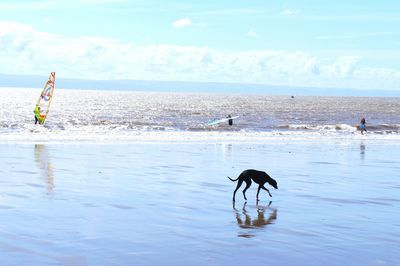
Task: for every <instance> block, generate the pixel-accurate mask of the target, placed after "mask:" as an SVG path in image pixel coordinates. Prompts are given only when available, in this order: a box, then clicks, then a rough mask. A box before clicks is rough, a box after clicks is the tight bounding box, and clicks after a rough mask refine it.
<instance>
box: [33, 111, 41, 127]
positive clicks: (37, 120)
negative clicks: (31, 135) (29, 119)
mask: <svg viewBox="0 0 400 266" xmlns="http://www.w3.org/2000/svg"><path fill="white" fill-rule="evenodd" d="M33 113H34V114H35V125H36V124H37V123H38V122H39V124H40V121H39V119H38V118H37V116H38V115H39V114H40V107H39V106H36V108H35V111H33Z"/></svg>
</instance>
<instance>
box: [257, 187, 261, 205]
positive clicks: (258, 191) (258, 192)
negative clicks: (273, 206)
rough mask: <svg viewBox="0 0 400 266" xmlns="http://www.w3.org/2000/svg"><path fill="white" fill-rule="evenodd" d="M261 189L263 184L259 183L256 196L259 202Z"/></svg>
mask: <svg viewBox="0 0 400 266" xmlns="http://www.w3.org/2000/svg"><path fill="white" fill-rule="evenodd" d="M260 189H261V185H259V186H258V189H257V196H256V199H257V202H258V201H259V199H258V194H260Z"/></svg>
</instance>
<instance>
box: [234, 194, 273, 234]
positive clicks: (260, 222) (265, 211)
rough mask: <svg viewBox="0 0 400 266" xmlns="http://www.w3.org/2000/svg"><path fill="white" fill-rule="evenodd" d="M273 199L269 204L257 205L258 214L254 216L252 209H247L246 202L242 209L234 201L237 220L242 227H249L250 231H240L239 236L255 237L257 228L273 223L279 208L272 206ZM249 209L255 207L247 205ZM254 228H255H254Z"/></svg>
mask: <svg viewBox="0 0 400 266" xmlns="http://www.w3.org/2000/svg"><path fill="white" fill-rule="evenodd" d="M271 203H272V201H270V202H269V204H268V205H267V206H261V205H258V203H257V204H256V205H255V209H256V211H257V216H256V217H254V218H252V217H251V213H250V212H251V211H248V210H246V204H247V202H245V203H244V204H243V208H242V209H241V210H238V209H236V207H235V202H233V210H234V212H235V216H236V221H237V224H238V225H239V227H240V228H242V229H248V232H245V233H243V232H239V234H238V236H239V237H246V238H250V237H255V236H256V234H255V233H256V230H259V229H263V228H265V227H266V226H267V225H269V224H273V223H274V221H275V220H276V218H277V210H276V209H275V208H272V207H270V206H271ZM247 209H254V206H253V207H247ZM252 229H253V230H252Z"/></svg>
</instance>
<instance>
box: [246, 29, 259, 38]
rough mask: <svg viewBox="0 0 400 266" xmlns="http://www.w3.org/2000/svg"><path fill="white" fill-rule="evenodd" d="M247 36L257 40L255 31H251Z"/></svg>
mask: <svg viewBox="0 0 400 266" xmlns="http://www.w3.org/2000/svg"><path fill="white" fill-rule="evenodd" d="M247 36H250V37H252V38H257V33H256V32H255V31H254V30H249V31H248V32H247Z"/></svg>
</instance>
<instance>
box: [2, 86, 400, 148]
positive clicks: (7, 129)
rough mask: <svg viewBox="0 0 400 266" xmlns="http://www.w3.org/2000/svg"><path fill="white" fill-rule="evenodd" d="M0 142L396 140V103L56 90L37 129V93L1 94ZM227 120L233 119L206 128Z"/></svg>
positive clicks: (399, 133) (399, 110)
mask: <svg viewBox="0 0 400 266" xmlns="http://www.w3.org/2000/svg"><path fill="white" fill-rule="evenodd" d="M0 90H1V92H2V93H1V95H2V96H1V98H0V105H1V106H2V107H3V108H2V110H1V111H0V140H7V141H9V140H11V141H13V140H20V141H21V140H22V141H24V140H26V141H29V140H33V141H48V140H49V141H57V140H60V141H75V140H78V141H79V140H83V141H91V140H101V141H119V140H122V141H123V140H131V139H135V140H137V139H144V140H146V139H149V140H151V139H155V140H157V139H165V138H167V139H174V140H180V139H189V140H193V139H202V140H204V139H210V138H211V139H213V138H216V137H218V138H227V139H248V140H251V139H263V138H274V137H275V138H276V137H288V138H321V137H322V138H323V137H330V138H357V137H360V135H361V134H360V131H358V126H359V121H360V119H361V118H362V117H365V118H366V122H367V130H368V132H367V135H368V136H369V138H390V139H392V138H399V137H400V116H399V114H400V100H399V98H396V97H338V96H335V97H332V96H324V97H320V96H297V95H294V96H292V95H287V96H271V95H254V94H250V95H247V94H233V93H232V94H227V93H226V94H221V93H184V92H179V93H178V92H177V93H174V92H137V91H111V90H110V91H104V90H103V91H101V90H98V91H96V90H78V89H76V90H72V89H68V90H67V89H56V91H55V94H54V97H53V101H52V105H51V108H50V112H49V114H48V117H47V120H46V122H45V124H44V126H39V125H34V115H33V109H34V107H35V104H36V101H37V98H38V96H39V94H40V90H39V89H28V88H26V89H24V88H0ZM228 115H232V116H239V117H238V118H236V119H235V120H234V121H233V125H232V126H230V125H228V122H224V123H220V124H216V125H210V122H211V121H213V120H216V119H221V118H225V117H226V116H228Z"/></svg>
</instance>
